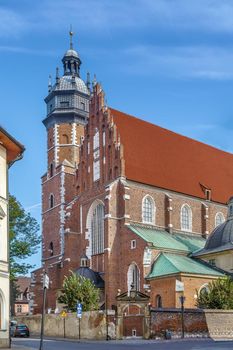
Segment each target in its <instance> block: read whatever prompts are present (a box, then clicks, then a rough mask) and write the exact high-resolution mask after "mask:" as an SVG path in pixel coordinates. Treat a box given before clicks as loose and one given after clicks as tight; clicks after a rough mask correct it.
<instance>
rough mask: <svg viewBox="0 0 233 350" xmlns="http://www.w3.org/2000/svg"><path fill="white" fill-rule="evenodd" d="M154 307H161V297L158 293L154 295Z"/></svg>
mask: <svg viewBox="0 0 233 350" xmlns="http://www.w3.org/2000/svg"><path fill="white" fill-rule="evenodd" d="M155 307H157V308H158V309H160V308H161V307H162V297H161V295H159V294H157V295H156V297H155Z"/></svg>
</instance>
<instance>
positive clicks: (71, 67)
mask: <svg viewBox="0 0 233 350" xmlns="http://www.w3.org/2000/svg"><path fill="white" fill-rule="evenodd" d="M69 34H70V48H69V50H67V51H66V53H65V55H64V57H63V59H62V63H63V67H64V75H74V76H77V77H80V75H79V73H80V66H81V64H82V62H81V60H80V58H79V55H78V53H77V51H75V50H74V48H73V35H74V33H73V32H72V31H70V33H69Z"/></svg>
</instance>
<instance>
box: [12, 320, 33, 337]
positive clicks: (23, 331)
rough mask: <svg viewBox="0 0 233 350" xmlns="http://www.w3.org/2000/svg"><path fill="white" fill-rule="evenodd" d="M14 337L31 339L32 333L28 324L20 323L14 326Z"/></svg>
mask: <svg viewBox="0 0 233 350" xmlns="http://www.w3.org/2000/svg"><path fill="white" fill-rule="evenodd" d="M12 328H13V331H12V336H13V337H29V335H30V332H29V328H28V326H26V324H23V323H20V324H17V325H16V326H13V327H12Z"/></svg>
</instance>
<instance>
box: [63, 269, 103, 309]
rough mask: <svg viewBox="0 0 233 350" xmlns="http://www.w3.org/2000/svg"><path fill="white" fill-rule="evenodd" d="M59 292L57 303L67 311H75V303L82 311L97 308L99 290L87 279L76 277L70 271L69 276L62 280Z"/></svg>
mask: <svg viewBox="0 0 233 350" xmlns="http://www.w3.org/2000/svg"><path fill="white" fill-rule="evenodd" d="M61 292H62V294H61V295H60V296H59V298H58V301H59V302H60V303H63V304H65V308H66V309H67V310H70V311H76V304H77V301H79V302H80V303H81V304H82V306H83V311H91V310H98V308H99V305H98V303H99V289H97V288H96V287H95V285H94V283H93V282H92V281H90V280H89V279H88V278H85V277H83V276H79V275H76V274H75V273H74V272H72V271H70V276H66V277H65V278H64V281H63V285H62V291H61Z"/></svg>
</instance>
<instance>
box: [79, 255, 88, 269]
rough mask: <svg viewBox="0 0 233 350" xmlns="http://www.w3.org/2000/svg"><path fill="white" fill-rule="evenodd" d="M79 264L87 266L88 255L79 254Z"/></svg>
mask: <svg viewBox="0 0 233 350" xmlns="http://www.w3.org/2000/svg"><path fill="white" fill-rule="evenodd" d="M80 266H81V267H88V257H87V256H86V255H82V256H81V261H80Z"/></svg>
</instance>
